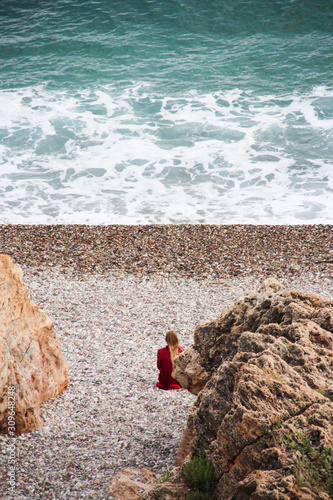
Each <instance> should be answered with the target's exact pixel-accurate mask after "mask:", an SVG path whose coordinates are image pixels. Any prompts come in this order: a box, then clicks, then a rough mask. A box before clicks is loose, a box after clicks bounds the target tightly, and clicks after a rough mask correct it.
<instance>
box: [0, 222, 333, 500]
mask: <svg viewBox="0 0 333 500" xmlns="http://www.w3.org/2000/svg"><path fill="white" fill-rule="evenodd" d="M332 235H333V226H328V225H316V226H250V225H244V226H242V225H231V226H208V225H180V226H171V225H170V226H162V225H161V226H79V225H77V226H76V225H75V226H70V225H66V226H15V225H12V226H11V225H6V226H0V251H1V253H6V254H8V255H10V256H11V257H12V258H13V260H14V261H15V262H16V263H17V264H19V265H20V266H21V267H22V269H23V273H24V275H23V281H24V283H25V284H26V286H27V288H28V290H29V295H30V298H31V300H32V301H33V302H34V303H36V304H38V305H39V306H40V307H41V308H42V309H44V310H45V311H46V312H47V314H48V316H50V318H51V319H52V320H53V322H54V325H55V331H56V333H57V334H58V335H59V337H60V339H61V345H62V351H63V354H64V357H65V359H66V361H67V362H68V364H69V367H70V371H69V379H70V382H69V386H68V388H67V389H66V390H65V391H63V392H62V393H61V394H60V395H59V396H58V397H57V398H54V399H52V400H49V401H48V402H46V403H44V404H43V405H42V418H43V421H44V425H43V427H42V429H40V430H39V431H35V432H32V433H28V434H25V435H21V436H18V437H17V438H16V446H17V454H18V462H17V467H18V473H17V481H16V492H15V496H11V495H10V494H9V492H8V488H7V485H6V483H5V477H6V476H5V474H6V471H5V467H4V466H3V465H5V456H6V446H7V444H8V441H9V438H8V437H7V436H0V444H1V453H2V457H3V458H2V459H0V460H2V466H1V468H0V498H15V499H17V500H23V499H26V500H45V499H54V500H58V499H64V500H67V499H68V500H69V499H91V500H92V499H94V500H101V499H106V498H112V497H108V496H107V495H108V490H109V486H110V483H111V480H112V478H113V477H114V475H115V474H116V473H117V472H119V471H121V470H122V469H124V468H127V467H133V468H142V467H147V468H149V469H151V470H152V471H154V472H155V473H156V474H157V476H158V477H160V476H161V475H162V474H163V473H165V472H166V471H167V470H170V469H171V468H172V467H173V466H174V461H175V457H176V453H177V448H178V445H179V442H180V439H181V435H182V432H183V430H184V428H185V425H186V420H187V416H188V413H189V411H190V407H191V405H192V404H193V402H194V401H195V396H193V395H192V394H189V393H187V391H185V390H180V391H161V390H159V389H157V388H156V387H155V383H156V381H157V375H158V372H157V369H156V353H157V349H159V348H160V347H164V345H165V342H164V336H165V333H166V331H168V330H170V329H173V330H175V331H176V332H177V333H178V334H179V337H180V339H181V344H182V346H183V347H184V348H186V347H188V346H189V345H191V343H192V341H193V332H194V329H195V327H196V325H197V324H199V323H205V322H208V321H211V320H213V319H215V318H216V317H217V316H219V315H220V314H221V312H222V311H223V310H224V309H225V308H226V307H228V306H229V305H230V304H232V303H233V302H235V301H236V300H237V299H239V298H241V297H242V296H244V295H245V294H246V293H248V292H249V291H251V290H252V289H254V288H256V287H257V286H258V285H259V284H260V283H261V282H262V281H263V279H265V278H267V277H275V278H277V279H279V281H280V282H281V284H282V285H283V287H284V288H293V289H296V290H299V291H304V292H313V293H317V294H320V295H323V296H325V297H327V298H329V299H331V300H333V281H332V277H333V244H332V243H333V242H332Z"/></svg>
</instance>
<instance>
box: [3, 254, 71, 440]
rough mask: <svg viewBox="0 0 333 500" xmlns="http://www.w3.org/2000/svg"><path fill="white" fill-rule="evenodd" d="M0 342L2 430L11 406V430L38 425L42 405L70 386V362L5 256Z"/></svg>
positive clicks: (6, 429) (28, 428) (32, 428)
mask: <svg viewBox="0 0 333 500" xmlns="http://www.w3.org/2000/svg"><path fill="white" fill-rule="evenodd" d="M0 340H1V342H0V433H6V432H7V431H8V416H9V414H8V410H9V406H10V410H11V414H13V411H14V412H15V433H17V434H20V433H22V432H27V431H32V430H35V429H38V428H40V427H41V426H42V420H41V416H40V413H41V412H40V405H41V403H43V402H44V401H47V400H48V399H50V398H52V397H54V396H57V395H58V394H59V393H60V392H61V391H62V390H63V389H64V388H65V387H67V385H68V365H67V363H66V362H65V361H64V358H63V356H62V353H61V345H60V340H59V338H58V336H57V335H56V334H55V332H54V327H53V323H52V321H51V320H50V318H49V317H48V316H47V315H46V313H45V312H44V311H43V310H42V309H40V308H39V307H38V306H36V305H34V304H33V303H32V302H31V301H30V299H29V296H28V291H27V288H26V287H25V285H24V284H23V283H22V271H21V269H20V268H19V267H18V266H16V265H14V264H13V262H12V260H11V259H10V257H8V256H7V255H0ZM12 391H13V392H12ZM14 392H15V403H13V399H12V397H11V395H12V394H13V393H14ZM9 400H10V402H11V404H10V405H8V401H9Z"/></svg>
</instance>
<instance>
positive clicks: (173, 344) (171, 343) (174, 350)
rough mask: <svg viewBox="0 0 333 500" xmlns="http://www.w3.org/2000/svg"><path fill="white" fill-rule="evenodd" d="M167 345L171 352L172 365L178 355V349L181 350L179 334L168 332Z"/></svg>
mask: <svg viewBox="0 0 333 500" xmlns="http://www.w3.org/2000/svg"><path fill="white" fill-rule="evenodd" d="M165 340H166V343H167V344H168V347H169V351H170V358H171V363H172V364H173V359H174V357H175V356H177V355H178V348H179V340H178V336H177V333H176V332H174V331H173V330H170V332H167V334H166V336H165Z"/></svg>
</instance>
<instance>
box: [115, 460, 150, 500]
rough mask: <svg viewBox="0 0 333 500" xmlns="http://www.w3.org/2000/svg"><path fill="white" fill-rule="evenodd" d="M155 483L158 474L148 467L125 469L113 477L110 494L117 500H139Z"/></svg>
mask: <svg viewBox="0 0 333 500" xmlns="http://www.w3.org/2000/svg"><path fill="white" fill-rule="evenodd" d="M154 483H156V476H155V474H154V473H153V472H151V471H150V470H148V469H145V468H143V469H124V470H122V471H121V472H119V473H118V474H116V475H115V477H114V478H113V479H112V482H111V486H110V489H109V493H108V496H112V497H114V498H116V499H117V500H138V499H139V498H141V497H142V493H143V492H147V491H149V490H150V489H151V487H152V485H153V484H154Z"/></svg>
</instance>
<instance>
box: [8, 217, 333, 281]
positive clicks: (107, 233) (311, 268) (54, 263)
mask: <svg viewBox="0 0 333 500" xmlns="http://www.w3.org/2000/svg"><path fill="white" fill-rule="evenodd" d="M0 252H1V253H6V254H8V255H10V256H11V257H12V258H13V260H14V261H15V262H16V263H17V264H19V265H20V266H22V267H26V266H27V267H34V268H36V270H37V271H42V270H43V269H52V268H57V269H58V271H59V272H61V273H63V274H66V275H73V276H84V275H91V274H100V275H106V274H109V273H118V272H120V273H124V274H133V275H142V276H145V275H148V276H149V275H150V276H151V275H155V274H157V275H158V274H161V275H165V276H168V275H179V276H181V277H183V278H196V279H204V278H213V279H214V278H217V279H228V278H233V277H237V276H244V277H245V276H258V277H262V278H264V277H268V276H275V277H277V278H278V279H279V278H280V277H282V276H298V275H301V274H302V273H303V272H304V271H305V272H310V273H312V274H316V273H318V274H320V273H325V274H327V273H328V274H329V275H330V276H332V277H333V267H332V264H333V225H297V226H289V225H281V226H275V225H267V226H257V225H239V224H235V225H191V224H183V225H147V226H140V225H136V226H123V225H109V226H90V225H70V224H69V225H0Z"/></svg>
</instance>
